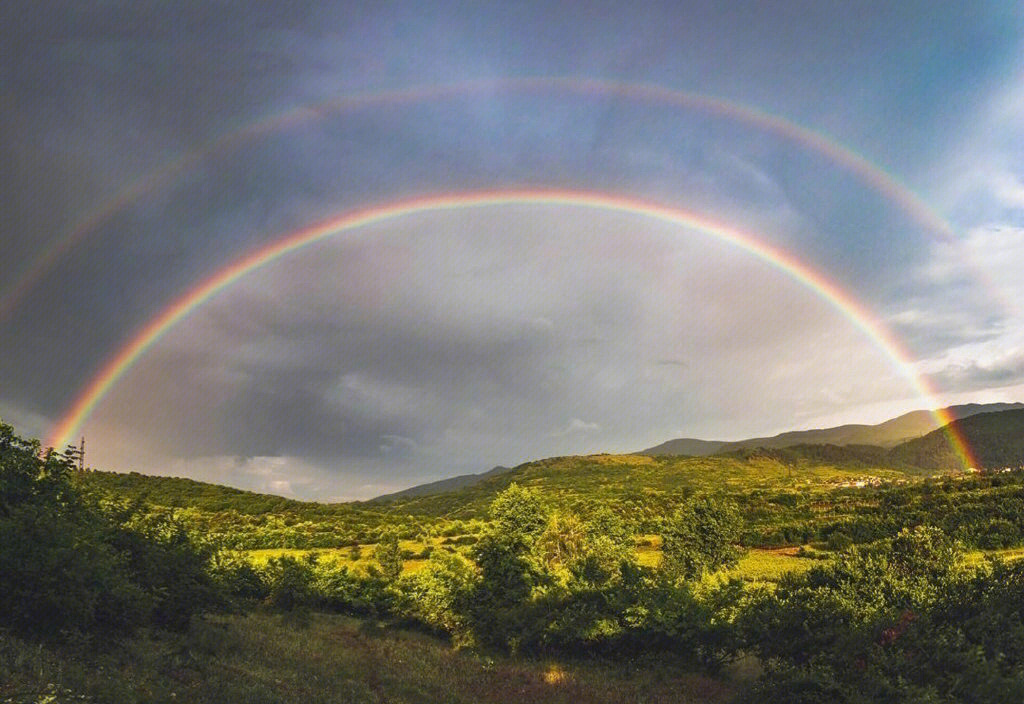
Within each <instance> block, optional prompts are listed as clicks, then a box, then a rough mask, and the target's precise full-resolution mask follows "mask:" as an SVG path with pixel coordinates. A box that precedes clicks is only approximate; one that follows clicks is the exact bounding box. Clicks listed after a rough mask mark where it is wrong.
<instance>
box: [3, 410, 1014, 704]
mask: <svg viewBox="0 0 1024 704" xmlns="http://www.w3.org/2000/svg"><path fill="white" fill-rule="evenodd" d="M990 415H993V416H1002V414H990ZM1015 420H1016V419H1015V418H1009V419H1008V418H1005V417H1000V418H998V419H996V420H990V421H989V422H988V423H982V425H984V426H985V432H984V433H979V435H977V437H990V435H988V434H986V433H988V428H990V426H991V425H992V424H998V425H999V427H1000V428H1002V430H1003V433H1004V434H1002V435H1000V434H996V435H991V437H993V438H997V439H996V440H995V441H994V442H997V443H1001V444H1005V441H1004V440H1003V439H999V438H1004V437H1005V433H1007V432H1011V433H1012V432H1013V431H1012V427H1011V425H1008V424H1011V423H1012V422H1015ZM973 422H974V423H975V424H978V423H979V422H978V421H973ZM1018 431H1019V429H1018ZM1013 437H1014V438H1016V437H1019V435H1013ZM1014 441H1015V440H1014ZM927 442H931V441H930V440H927V436H926V438H923V439H922V441H921V443H919V444H923V445H924V446H927ZM977 444H978V446H979V448H980V449H981V450H982V452H981V453H979V454H984V453H986V452H987V453H989V455H990V456H998V457H999V458H1000V462H1002V461H1004V460H1005V457H1004V455H1005V453H1004V455H999V454H998V453H994V452H993V451H990V450H987V449H986V445H985V443H984V442H983V441H979V442H978V443H977ZM871 452H872V451H869V450H865V449H860V450H857V449H854V450H849V451H847V450H842V449H837V448H834V447H832V448H831V449H830V448H829V447H827V446H825V447H814V446H804V447H798V448H795V449H789V450H787V451H780V450H763V451H761V450H747V451H743V452H740V453H729V454H726V455H722V456H714V457H703V458H686V457H663V458H652V457H644V456H631V455H594V456H589V457H570V458H552V459H549V460H542V461H539V462H533V463H528V464H527V465H523V466H521V467H517V468H515V469H513V470H511V471H509V472H507V473H503V474H500V475H497V476H493V477H489V478H488V479H487V480H486V481H483V482H481V483H478V484H475V485H473V486H469V487H464V488H461V489H458V490H456V491H454V492H447V493H443V494H437V495H430V496H414V497H408V498H399V499H394V500H384V501H371V502H360V503H354V504H336V505H326V504H316V503H308V502H306V503H304V502H297V501H291V500H287V499H282V498H280V497H270V496H264V495H258V494H251V493H247V492H242V491H239V490H234V489H229V488H226V487H217V486H213V485H208V484H202V483H199V482H194V481H191V480H184V479H172V478H159V477H148V476H143V475H138V474H134V475H133V474H114V473H108V472H101V471H94V470H88V469H81V468H79V462H78V460H79V458H78V457H77V456H76V454H75V451H74V450H73V449H69V450H67V451H64V452H55V451H53V450H47V449H44V448H42V447H41V446H40V444H39V443H38V442H37V441H33V440H29V439H25V438H21V437H19V436H18V435H17V434H15V432H14V429H13V428H11V427H10V426H7V425H2V424H0V701H8V702H22V701H26V702H27V701H33V702H35V701H226V700H246V701H308V700H310V699H316V700H326V701H330V700H336V701H423V702H426V701H483V700H488V701H507V700H508V699H510V698H512V697H515V696H518V697H521V696H523V692H533V693H534V695H535V696H533V695H531V696H532V699H533V700H536V701H570V700H572V701H580V700H594V701H598V700H601V699H599V696H604V695H598V694H596V692H597V691H598V690H601V691H608V692H617V694H614V695H609V696H611V698H609V699H606V700H607V701H623V700H639V699H647V700H649V701H723V702H724V701H737V702H742V701H751V702H822V701H836V702H877V701H907V702H1003V701H1005V702H1011V701H1013V702H1018V701H1021V700H1024V606H1022V605H1024V561H1019V560H1016V559H1015V558H1016V557H1017V556H1018V554H1019V553H1020V551H1019V550H1017V549H1018V548H1021V547H1022V546H1024V471H1020V470H1019V469H1014V468H1013V467H1010V466H1006V467H998V468H997V467H995V466H993V467H991V468H988V469H987V471H979V472H974V473H965V472H950V471H945V472H939V473H934V472H929V471H927V467H920V466H914V465H911V464H910V463H908V462H903V463H895V462H893V463H888V466H877V465H872V464H871V462H872V461H873V458H874V460H877V459H878V458H877V457H874V456H873V455H872V454H871ZM934 454H935V453H931V455H934ZM931 455H930V456H931ZM638 487H640V488H638ZM318 639H319V640H318ZM332 639H333V640H332ZM271 641H272V642H271ZM328 641H331V642H335V641H337V642H341V641H344V642H345V643H347V644H348V646H346V647H347V648H348V649H347V650H346V651H345V652H346V653H349V651H351V652H361V653H364V655H365V658H367V659H366V660H365V661H361V663H362V664H360V663H354V662H347V664H346V663H342V664H341V665H339V664H338V662H340V661H341V660H340V659H343V658H345V657H350V654H342V652H341V649H337V650H335V649H333V648H334V646H330V647H328V646H327V645H324V644H325V643H327V642H328ZM310 643H319V644H320V645H318V646H317V647H318V648H319V647H323V648H325V650H324V652H326V653H332V654H331V655H329V656H328V655H325V656H323V657H336V658H339V661H338V662H334V661H332V663H333V664H332V665H331V667H329V668H328V667H327V666H326V665H323V664H322V663H320V660H319V658H320V656H315V655H313V654H312V653H313V650H309V648H310V647H311V646H310ZM292 644H294V645H292ZM271 648H279V649H282V651H281V652H277V651H275V654H271V651H270V650H269V649H271ZM288 648H294V649H293V650H288ZM353 649H354V650H353ZM300 651H301V652H307V651H308V654H307V655H301V656H300V655H298V654H296V653H297V652H300ZM318 652H319V651H318ZM385 653H386V654H385ZM239 657H243V658H245V659H243V660H241V661H238V662H235V661H234V660H232V658H239ZM394 658H399V659H403V658H407V659H409V662H415V663H418V664H417V665H416V666H415V667H412V669H411V670H408V672H410V673H411V674H409V675H406V676H404V677H406V678H405V679H402V677H403V676H400V675H399V674H396V673H397V672H398V671H402V672H405V671H406V670H407V668H397V669H396V670H395V671H394V672H392V671H391V669H389V667H388V664H387V663H388V660H389V659H394ZM432 658H433V659H432ZM274 661H276V662H287V663H290V664H289V668H290V669H289V672H291V674H290V675H289V674H282V673H281V671H280V670H277V671H274V674H273V675H272V676H271V675H269V674H266V673H268V672H270V671H271V670H272V668H273V667H274V664H273V662H274ZM428 661H429V662H431V663H433V664H427V663H428ZM441 661H443V662H444V663H445V665H444V667H443V668H442V671H443V672H445V673H447V674H446V675H444V676H443V677H442V676H440V675H438V674H436V670H437V668H438V667H439V665H438V664H437V663H438V662H441ZM368 662H373V663H376V664H375V665H374V666H373V667H371V668H369V670H368V669H367V667H368V666H367V663H368ZM229 663H231V664H230V665H229ZM488 663H490V664H488ZM318 667H319V668H321V669H317V668H318ZM346 667H348V668H349V669H348V670H346V669H345V668H346ZM410 667H411V666H410ZM328 670H331V671H332V672H333V674H330V675H328V674H327V671H328ZM427 670H430V672H431V673H433V674H428V673H427ZM627 671H628V672H630V673H631V674H629V675H628V676H627V675H624V674H623V673H624V672H627ZM302 672H305V673H307V675H308V676H306V677H304V678H303V677H301V676H298V675H296V674H295V673H302ZM231 673H234V674H233V675H232V674H231ZM239 673H243V674H244V677H241V678H239V677H238V675H239ZM552 673H555V674H552ZM558 673H562V674H558ZM289 677H296V679H295V680H289V679H288V678H289ZM282 678H284V679H282ZM320 678H323V681H322V682H321V681H320ZM396 678H397V679H396ZM439 678H440V679H439ZM445 678H447V679H445ZM496 678H497V679H496ZM286 681H287V682H288V683H289V684H287V686H286V685H285V684H282V683H283V682H286ZM239 688H242V689H239ZM483 690H487V691H488V692H498V693H499V694H500V695H501V696H502V697H504V698H496V699H487V698H485V697H484V696H483V695H481V694H480V692H481V691H483ZM502 693H503V694H502ZM490 696H492V695H487V697H490ZM493 696H495V697H497V696H499V695H497V694H496V695H493Z"/></svg>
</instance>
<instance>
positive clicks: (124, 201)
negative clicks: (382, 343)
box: [0, 76, 1014, 320]
mask: <svg viewBox="0 0 1024 704" xmlns="http://www.w3.org/2000/svg"><path fill="white" fill-rule="evenodd" d="M481 91H497V92H501V91H506V92H516V91H520V92H530V91H562V92H564V93H567V94H578V95H609V96H614V97H618V98H622V99H628V100H634V101H642V102H647V103H650V104H660V105H669V106H675V107H679V108H683V109H694V110H701V111H704V112H706V113H709V114H712V115H717V116H719V117H724V118H727V119H730V120H734V121H736V122H739V123H741V124H746V125H749V126H752V127H755V128H757V129H761V130H764V131H766V132H769V133H772V134H775V135H778V136H780V137H782V138H784V139H787V140H789V141H791V142H793V143H796V144H798V145H801V146H802V147H803V148H806V149H808V150H811V151H814V152H816V153H818V154H821V155H823V156H825V157H826V158H828V159H829V160H831V161H833V162H834V163H836V164H839V165H840V166H842V167H843V168H845V169H847V170H848V171H850V172H851V173H854V174H856V175H857V177H858V178H860V179H861V180H862V181H863V182H864V183H866V184H868V185H870V186H871V188H873V189H875V190H876V191H877V192H878V193H880V194H882V195H883V196H884V197H886V198H888V199H889V200H891V201H892V202H894V203H896V204H898V205H899V206H900V208H902V209H903V211H904V212H906V213H908V214H909V215H911V216H912V217H913V218H914V219H915V220H917V221H918V222H919V223H920V224H921V225H923V226H924V227H926V228H927V229H928V230H929V231H931V232H933V233H935V234H936V235H938V236H939V237H940V238H941V239H943V240H944V241H947V242H951V243H954V244H957V245H958V241H957V238H956V233H955V231H954V229H953V227H952V226H951V225H950V224H949V223H948V222H947V221H946V220H944V219H943V218H942V216H940V215H939V214H938V213H937V212H936V211H935V210H934V209H933V208H932V207H930V206H929V205H928V204H927V203H926V202H925V201H924V200H923V199H922V198H921V197H920V196H918V195H917V194H915V193H914V192H913V191H911V190H910V189H909V188H908V187H907V186H906V185H905V184H903V183H902V182H900V181H899V179H897V178H896V177H895V176H893V175H891V174H889V173H888V172H886V171H885V170H884V169H882V168H881V167H879V166H878V165H876V164H874V163H872V162H871V161H870V160H868V159H867V158H865V157H864V156H861V155H860V154H858V153H857V152H855V151H854V150H852V149H850V148H849V147H847V146H845V145H843V144H841V143H840V142H838V141H837V140H835V139H832V138H830V137H828V136H826V135H825V134H823V133H821V132H816V131H814V130H812V129H810V128H807V127H804V126H802V125H799V124H797V123H795V122H793V121H791V120H788V119H786V118H784V117H781V116H779V115H775V114H772V113H770V112H767V111H765V110H761V109H759V108H755V107H752V106H749V105H743V104H741V103H737V102H734V101H730V100H726V99H724V98H721V97H717V96H709V95H704V94H701V93H695V92H691V91H681V90H675V89H672V88H666V87H663V86H658V85H654V84H648V83H630V82H626V81H618V80H609V79H601V78H586V77H562V76H554V77H518V78H499V79H477V80H467V81H462V82H458V83H451V84H441V85H431V86H419V87H413V88H405V89H396V90H384V91H376V92H367V93H360V94H354V95H345V96H342V97H340V98H333V99H329V100H325V101H321V102H317V103H312V104H306V105H300V106H297V107H292V108H289V109H286V110H283V111H280V112H277V113H274V114H271V115H269V116H263V117H261V118H258V119H256V120H253V121H250V122H248V123H246V124H244V125H242V126H240V127H237V128H235V129H233V130H231V131H229V132H227V133H224V134H221V135H218V136H216V137H214V138H212V139H211V140H209V141H207V142H205V143H204V144H203V145H201V146H200V147H198V148H197V149H193V150H191V151H189V152H186V153H185V154H183V155H181V156H179V157H177V158H174V159H171V160H170V161H168V162H166V163H164V164H163V165H161V166H160V167H158V168H156V169H154V170H151V171H149V172H147V173H146V174H144V175H142V176H141V177H139V178H137V179H135V180H133V181H131V182H129V183H127V184H126V185H125V186H124V187H123V188H121V189H120V190H119V191H118V192H117V193H115V194H114V196H113V197H112V198H110V199H109V200H107V201H105V202H103V203H102V204H101V205H99V206H98V207H97V208H95V209H93V210H92V211H90V212H89V213H87V214H86V215H85V217H83V218H82V219H81V220H79V221H78V222H76V223H75V224H74V225H72V226H71V227H70V228H69V229H68V230H67V231H66V232H65V233H64V234H63V235H61V236H60V237H59V238H58V239H57V241H56V242H55V243H54V244H53V245H52V246H51V247H49V248H48V249H47V250H46V251H44V252H43V253H42V254H41V255H40V256H39V257H37V258H36V259H35V260H34V261H32V262H31V263H30V264H29V265H28V266H27V267H25V268H24V270H23V271H22V272H21V273H20V274H19V275H17V276H16V277H15V278H14V280H13V282H12V283H11V284H10V285H8V286H7V287H6V288H5V289H3V290H0V320H3V319H4V318H5V317H6V316H7V315H9V314H10V313H11V312H12V311H13V310H14V309H15V307H16V306H17V305H18V304H19V303H20V301H21V300H22V298H24V296H25V295H27V293H28V292H29V291H30V290H31V289H32V288H33V287H34V286H35V285H36V284H37V283H38V282H39V281H40V280H41V279H42V278H43V276H45V274H46V273H47V272H48V271H50V270H51V269H52V268H53V267H54V266H55V265H56V263H57V262H58V261H60V260H61V258H62V257H63V256H64V255H66V254H67V253H68V252H69V251H71V249H72V248H74V247H75V246H76V245H77V244H78V243H79V242H80V241H82V240H83V239H84V238H85V237H86V236H88V234H89V233H91V232H93V231H94V230H96V229H97V228H98V227H99V226H100V225H102V224H103V223H104V222H106V221H107V220H109V219H110V218H111V217H113V216H114V215H116V214H117V213H119V212H122V211H123V210H124V209H125V208H127V207H128V206H129V205H130V204H131V203H133V202H134V201H135V200H137V199H138V198H140V197H142V196H143V195H145V194H147V193H151V192H153V191H154V190H156V189H157V188H160V187H161V186H165V185H167V184H168V183H170V182H171V181H172V179H173V178H174V177H175V176H177V175H178V174H181V173H183V172H185V171H186V170H187V169H189V168H191V167H193V166H196V165H198V164H200V163H201V162H202V160H203V159H205V158H207V157H208V156H211V155H213V154H216V153H218V152H220V151H221V150H224V149H228V148H230V147H232V146H234V145H236V144H239V143H242V142H244V141H245V140H247V139H251V138H253V137H256V136H259V135H262V134H266V133H269V132H273V131H274V130H277V129H280V128H282V127H285V126H288V125H293V124H297V123H301V122H305V121H312V120H316V119H319V118H321V117H323V116H325V115H327V114H330V113H333V112H342V111H345V110H358V109H363V108H367V107H374V106H381V105H389V104H403V103H418V102H426V101H430V100H440V99H445V98H452V97H457V96H460V95H470V94H473V93H476V92H481ZM965 261H966V262H967V263H968V265H969V266H970V267H971V268H972V270H973V273H974V275H975V276H976V277H977V279H978V280H979V281H980V282H981V284H982V285H983V286H984V288H985V289H986V291H987V292H988V293H989V295H991V296H992V297H993V298H994V299H995V300H997V301H998V302H999V304H1000V305H1001V306H1002V307H1003V308H1004V309H1005V310H1012V309H1014V306H1013V305H1012V303H1011V302H1010V301H1008V300H1006V296H1005V295H1003V294H1002V292H1001V291H1000V290H999V289H998V287H996V286H995V285H994V284H993V283H992V282H991V281H990V280H989V279H988V278H987V277H985V276H984V274H983V272H982V271H981V269H980V268H979V267H978V266H977V265H976V264H975V263H974V262H973V260H972V259H971V258H970V257H969V256H966V253H965Z"/></svg>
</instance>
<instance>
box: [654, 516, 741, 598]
mask: <svg viewBox="0 0 1024 704" xmlns="http://www.w3.org/2000/svg"><path fill="white" fill-rule="evenodd" d="M740 530H741V523H740V517H739V512H738V510H737V508H736V506H735V504H733V503H731V502H729V501H722V500H718V499H715V498H712V497H702V498H699V499H694V500H692V501H689V502H687V503H686V504H684V505H683V506H682V507H680V508H679V509H677V510H676V512H675V513H674V514H673V515H672V518H671V519H670V520H669V521H668V524H667V526H666V527H665V531H664V533H663V534H662V555H663V561H662V568H663V569H664V570H665V571H666V572H668V573H669V574H670V575H672V576H674V577H681V578H683V579H698V578H700V577H702V576H703V575H705V574H706V573H709V572H714V571H715V570H718V569H720V568H723V567H731V566H733V565H735V564H736V562H737V561H738V560H739V557H740V555H741V554H742V552H741V551H740V550H738V549H737V548H736V545H735V544H736V543H737V542H738V541H739V536H740Z"/></svg>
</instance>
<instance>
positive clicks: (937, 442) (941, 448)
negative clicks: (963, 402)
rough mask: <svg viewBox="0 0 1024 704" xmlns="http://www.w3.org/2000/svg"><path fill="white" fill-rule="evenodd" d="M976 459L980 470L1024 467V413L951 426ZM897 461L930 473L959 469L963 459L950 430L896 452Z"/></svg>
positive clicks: (982, 416)
mask: <svg viewBox="0 0 1024 704" xmlns="http://www.w3.org/2000/svg"><path fill="white" fill-rule="evenodd" d="M950 426H951V429H952V430H953V432H954V433H955V434H956V435H957V436H959V437H961V438H963V440H964V443H965V444H966V445H967V447H968V448H970V451H971V454H973V455H974V461H975V464H976V465H977V468H978V469H1002V468H1005V467H1021V466H1024V409H1020V410H1012V411H1001V412H998V413H980V414H977V415H972V416H969V417H967V418H961V419H959V420H956V421H954V422H952V423H950ZM890 455H891V457H892V458H893V460H894V461H897V462H902V463H906V464H913V465H915V466H918V467H921V468H923V469H927V470H934V471H941V470H945V469H951V468H958V467H959V466H960V459H959V458H958V457H957V455H956V453H955V452H954V451H953V448H952V446H951V445H950V443H949V438H948V434H947V430H946V429H939V430H935V431H933V432H931V433H928V434H927V435H925V436H924V437H922V438H918V439H916V440H911V441H909V442H906V443H903V444H902V445H899V446H898V447H895V448H893V450H892V451H891V453H890Z"/></svg>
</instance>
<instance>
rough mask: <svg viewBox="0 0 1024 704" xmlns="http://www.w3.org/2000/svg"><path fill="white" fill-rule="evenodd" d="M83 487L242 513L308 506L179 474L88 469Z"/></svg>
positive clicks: (80, 479) (166, 503)
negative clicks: (154, 474) (161, 474)
mask: <svg viewBox="0 0 1024 704" xmlns="http://www.w3.org/2000/svg"><path fill="white" fill-rule="evenodd" d="M77 477H78V478H77V481H78V482H79V485H80V486H82V487H83V488H85V489H86V490H94V491H100V492H104V493H107V494H110V495H113V496H118V497H120V498H124V499H129V500H137V501H142V502H145V503H148V504H152V505H154V506H163V507H165V508H189V507H192V508H198V509H201V510H203V511H228V510H233V511H237V512H238V513H242V514H250V515H259V514H263V513H280V512H282V511H287V510H294V509H296V508H299V507H304V506H310V505H315V504H309V503H307V502H303V501H295V500H294V499H286V498H284V497H283V496H275V495H273V494H257V493H255V492H251V491H244V490H243V489H233V488H231V487H227V486H221V485H220V484H208V483H206V482H197V481H195V480H194V479H184V478H181V477H159V476H153V475H149V474H139V473H138V472H128V473H124V474H122V473H120V472H102V471H98V470H90V471H88V472H84V473H82V474H79V475H77Z"/></svg>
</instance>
